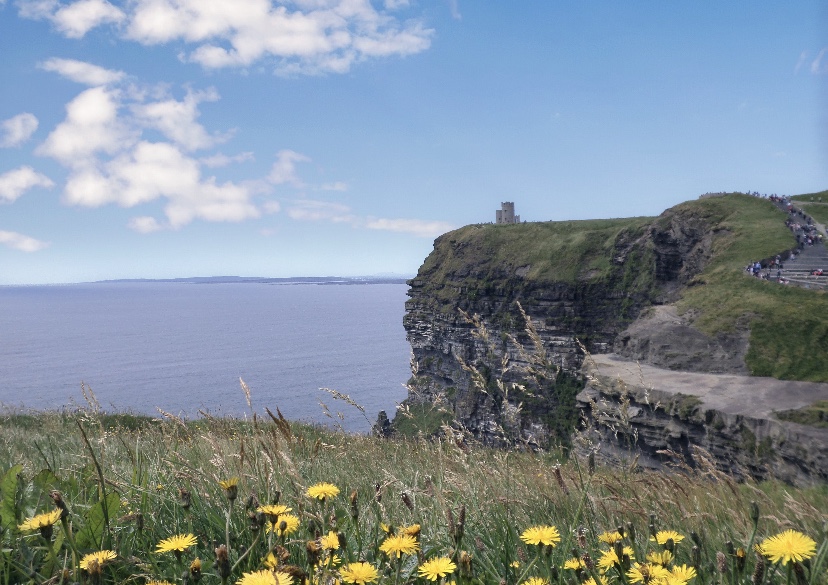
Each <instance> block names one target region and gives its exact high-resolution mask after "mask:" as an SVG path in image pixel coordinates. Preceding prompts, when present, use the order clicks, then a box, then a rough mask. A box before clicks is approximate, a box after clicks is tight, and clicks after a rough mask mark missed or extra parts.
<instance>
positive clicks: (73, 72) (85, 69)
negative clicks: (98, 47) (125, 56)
mask: <svg viewBox="0 0 828 585" xmlns="http://www.w3.org/2000/svg"><path fill="white" fill-rule="evenodd" d="M39 66H40V68H41V69H44V70H46V71H54V72H55V73H57V74H58V75H60V76H62V77H65V78H66V79H70V80H72V81H74V82H76V83H82V84H84V85H93V86H96V85H109V84H110V83H116V82H118V81H120V80H121V79H123V78H124V75H125V74H124V72H123V71H113V70H111V69H104V68H103V67H99V66H98V65H93V64H92V63H86V62H85V61H77V60H75V59H58V58H56V57H55V58H52V59H48V60H46V61H44V62H43V63H40V65H39Z"/></svg>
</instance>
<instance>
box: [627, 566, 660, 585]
mask: <svg viewBox="0 0 828 585" xmlns="http://www.w3.org/2000/svg"><path fill="white" fill-rule="evenodd" d="M669 576H670V571H668V570H667V569H665V568H664V567H662V566H661V565H651V564H648V563H635V564H634V565H633V566H632V568H631V569H630V570H629V571H627V578H628V579H629V580H630V582H631V583H644V585H648V583H652V582H656V581H660V580H662V579H666V578H667V577H669Z"/></svg>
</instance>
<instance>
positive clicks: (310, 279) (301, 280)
mask: <svg viewBox="0 0 828 585" xmlns="http://www.w3.org/2000/svg"><path fill="white" fill-rule="evenodd" d="M409 278H411V277H406V276H397V275H393V276H353V277H349V276H294V277H289V278H270V277H265V276H190V277H184V278H119V279H113V280H96V281H93V282H88V283H85V284H120V283H142V282H171V283H177V284H239V283H241V284H250V283H254V284H406V282H407V281H408V279H409Z"/></svg>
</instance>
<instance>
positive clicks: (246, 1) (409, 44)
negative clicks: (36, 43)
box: [20, 0, 434, 74]
mask: <svg viewBox="0 0 828 585" xmlns="http://www.w3.org/2000/svg"><path fill="white" fill-rule="evenodd" d="M408 5H409V0H385V4H384V9H383V10H378V9H377V8H375V7H374V6H373V5H372V3H371V1H370V0H296V1H294V2H291V3H286V2H281V1H276V0H234V1H233V2H227V1H226V0H133V1H132V2H129V3H125V5H124V6H123V7H122V8H117V7H115V6H113V5H112V4H110V3H108V2H106V1H105V0H77V1H75V2H69V3H67V4H59V3H58V2H57V1H56V0H21V3H20V15H21V16H23V17H28V18H45V19H48V20H50V21H52V22H53V23H54V24H55V26H56V27H57V29H58V30H60V31H61V32H62V33H63V34H64V35H66V36H67V37H70V38H80V37H83V36H84V35H85V34H86V33H87V32H88V31H89V30H91V29H92V28H94V27H96V26H100V25H104V24H112V23H114V24H118V25H119V29H118V30H119V31H122V32H123V35H124V36H125V37H126V38H128V39H131V40H134V41H137V42H139V43H142V44H147V45H153V44H162V43H170V42H183V43H185V44H187V45H189V46H190V49H189V50H188V51H187V52H186V53H184V54H183V59H185V60H187V61H191V62H194V63H198V64H200V65H201V66H202V67H204V68H207V69H216V68H222V67H247V66H249V65H251V64H253V63H254V62H256V61H259V60H260V59H270V60H272V61H273V63H274V67H275V69H276V70H277V71H279V72H281V73H285V74H292V73H303V74H304V73H309V74H317V73H328V72H333V73H337V72H345V71H348V70H349V69H350V67H351V65H352V64H354V63H355V62H358V61H360V60H363V59H366V58H369V57H377V56H389V55H410V54H413V53H418V52H421V51H424V50H426V49H428V48H429V46H430V44H431V37H432V36H433V34H434V31H433V30H432V29H428V28H425V27H424V26H423V25H422V24H421V23H420V22H418V21H416V20H411V21H405V22H402V21H400V20H399V19H398V18H396V17H395V16H393V15H392V13H393V12H394V11H395V10H399V9H400V8H404V7H406V6H408Z"/></svg>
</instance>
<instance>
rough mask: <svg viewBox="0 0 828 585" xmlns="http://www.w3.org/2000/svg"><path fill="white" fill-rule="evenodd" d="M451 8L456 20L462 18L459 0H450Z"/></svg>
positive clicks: (452, 15)
mask: <svg viewBox="0 0 828 585" xmlns="http://www.w3.org/2000/svg"><path fill="white" fill-rule="evenodd" d="M448 5H449V10H450V11H451V17H452V18H453V19H454V20H460V19H462V18H463V15H462V14H460V7H459V6H458V5H457V0H448Z"/></svg>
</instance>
